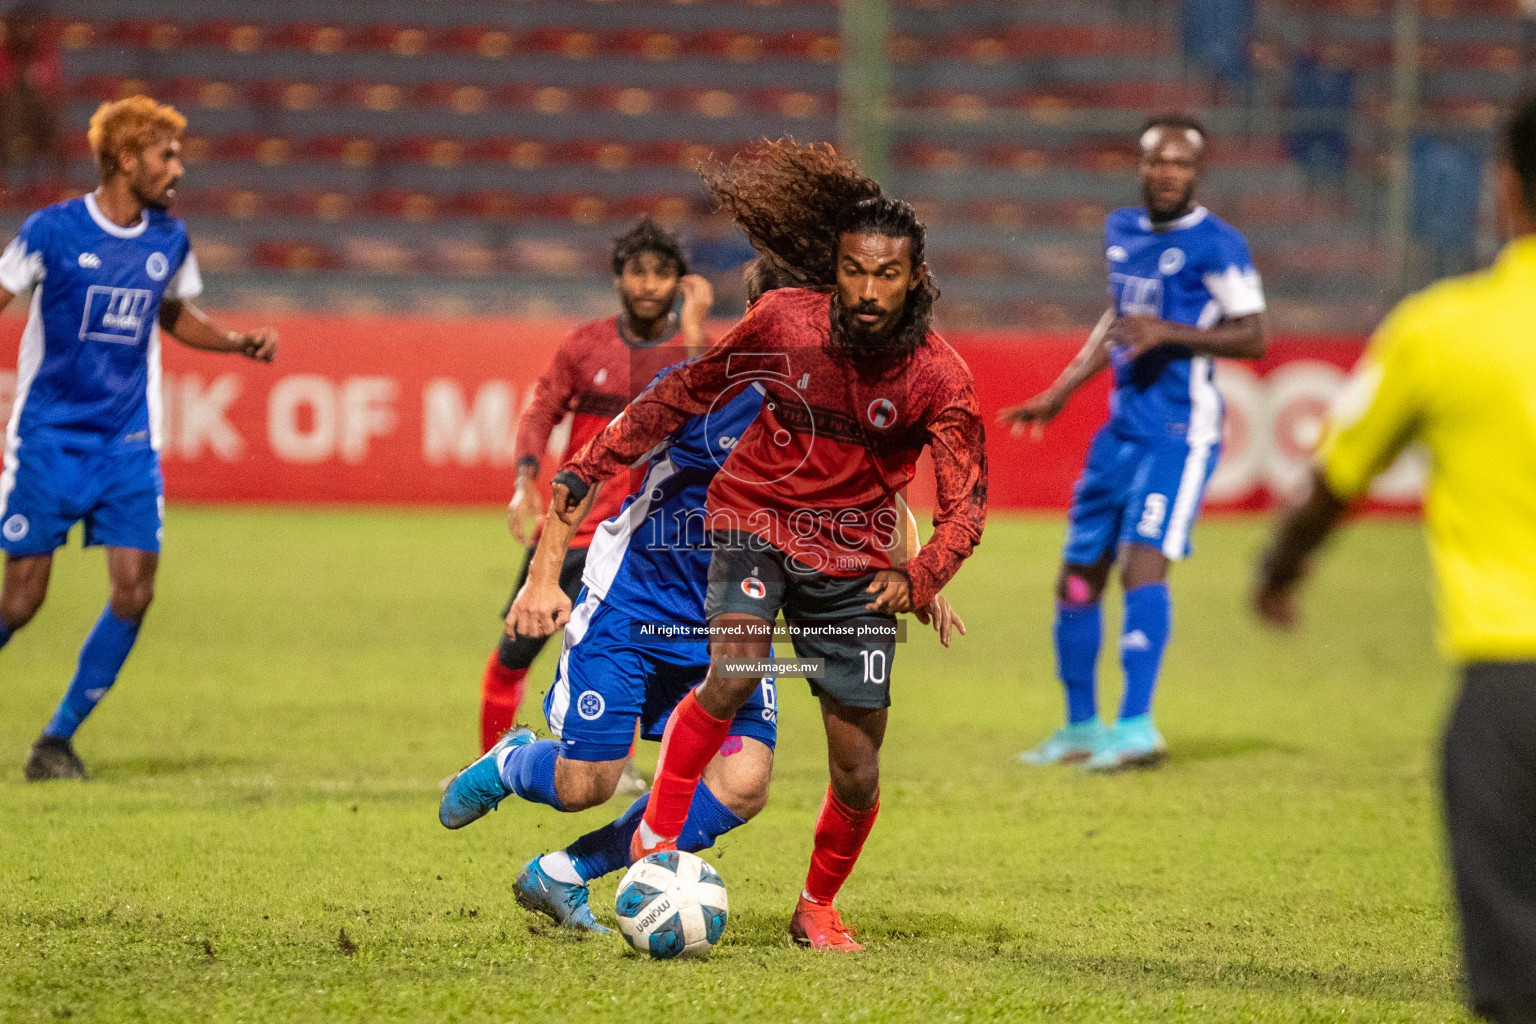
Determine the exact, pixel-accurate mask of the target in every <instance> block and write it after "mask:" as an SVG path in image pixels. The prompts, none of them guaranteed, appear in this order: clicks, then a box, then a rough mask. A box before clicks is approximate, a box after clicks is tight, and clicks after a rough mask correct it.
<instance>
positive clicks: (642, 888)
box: [613, 850, 730, 960]
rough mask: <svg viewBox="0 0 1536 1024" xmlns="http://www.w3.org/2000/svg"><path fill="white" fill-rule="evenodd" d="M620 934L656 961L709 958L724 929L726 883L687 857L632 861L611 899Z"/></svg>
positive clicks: (674, 854)
mask: <svg viewBox="0 0 1536 1024" xmlns="http://www.w3.org/2000/svg"><path fill="white" fill-rule="evenodd" d="M613 909H614V912H615V913H616V914H618V915H619V931H621V932H623V933H624V938H625V939H626V940H627V941H628V942H629V944H630V945H631V946H633V947H635V949H637V950H639V951H640V952H642V953H649V954H650V955H651V956H653V957H655V958H656V959H658V960H671V959H672V958H674V957H680V956H684V957H700V956H707V955H708V954H709V951H710V950H711V949H713V948H714V946H715V943H717V942H719V941H720V934H721V933H722V932H724V931H725V918H726V914H727V911H728V910H729V909H730V908H729V904H728V901H727V900H726V896H725V883H724V882H722V881H721V880H720V875H719V873H718V872H717V871H715V869H714V868H712V867H710V865H709V863H708V862H707V861H705V860H703V859H701V858H699V857H695V856H694V855H693V854H691V853H683V852H682V851H680V850H664V851H662V852H661V853H653V854H651V855H650V856H648V857H644V858H642V859H640V860H637V861H635V863H634V866H633V867H631V868H630V869H629V873H628V874H626V875H625V876H624V879H623V881H621V882H620V883H619V895H618V898H617V899H615V900H614V908H613Z"/></svg>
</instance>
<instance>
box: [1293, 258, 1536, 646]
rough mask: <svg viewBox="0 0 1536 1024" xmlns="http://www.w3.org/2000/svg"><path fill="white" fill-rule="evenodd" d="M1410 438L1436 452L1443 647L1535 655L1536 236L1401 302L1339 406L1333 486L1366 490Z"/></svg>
mask: <svg viewBox="0 0 1536 1024" xmlns="http://www.w3.org/2000/svg"><path fill="white" fill-rule="evenodd" d="M1412 440H1417V441H1420V442H1422V443H1423V445H1424V447H1425V448H1427V449H1428V450H1429V455H1430V462H1431V466H1430V481H1429V492H1428V494H1427V495H1426V498H1425V506H1424V520H1425V528H1426V530H1427V532H1428V534H1429V547H1430V556H1431V558H1432V560H1433V562H1434V566H1435V574H1436V577H1437V580H1438V583H1439V587H1438V595H1437V597H1438V603H1439V610H1440V645H1441V648H1442V649H1443V650H1444V651H1445V652H1446V653H1447V654H1448V655H1449V656H1451V657H1453V658H1455V659H1457V660H1459V661H1516V660H1529V659H1536V236H1531V235H1527V236H1525V237H1523V238H1520V239H1517V240H1516V241H1514V242H1512V243H1510V244H1509V245H1508V246H1507V247H1506V248H1505V249H1504V251H1503V253H1501V254H1500V256H1499V259H1498V262H1497V263H1496V264H1495V265H1494V266H1493V268H1492V269H1490V270H1488V271H1485V272H1483V273H1480V274H1471V275H1469V276H1466V277H1459V278H1453V279H1451V280H1448V281H1443V282H1441V283H1439V284H1437V285H1434V286H1433V287H1431V288H1429V289H1427V290H1425V291H1423V292H1420V293H1419V294H1417V295H1413V296H1410V297H1409V298H1407V299H1404V300H1403V302H1402V303H1400V304H1399V305H1398V307H1397V308H1396V309H1394V310H1393V311H1392V313H1391V315H1390V316H1389V317H1388V318H1387V319H1386V321H1385V322H1384V323H1383V324H1382V325H1381V327H1380V329H1379V330H1378V331H1377V332H1376V336H1375V337H1374V338H1373V339H1372V340H1371V344H1370V347H1369V348H1368V349H1367V350H1366V353H1365V357H1364V358H1363V359H1362V360H1361V362H1360V365H1359V366H1358V367H1356V369H1355V372H1354V375H1353V377H1352V378H1351V380H1350V383H1349V385H1348V386H1347V387H1346V388H1345V390H1344V392H1343V393H1342V394H1341V395H1340V396H1339V400H1338V401H1337V402H1336V403H1335V406H1334V409H1333V411H1332V413H1331V414H1330V425H1329V430H1328V434H1327V436H1326V438H1325V440H1324V442H1323V447H1322V450H1321V451H1320V453H1319V457H1320V459H1321V462H1322V467H1323V472H1324V475H1325V476H1326V478H1327V481H1328V486H1329V488H1330V489H1331V490H1332V491H1333V492H1334V493H1335V494H1336V495H1338V496H1339V497H1341V498H1353V497H1355V496H1356V495H1358V494H1360V493H1361V492H1363V491H1364V490H1365V488H1366V486H1367V485H1368V484H1369V483H1370V482H1371V478H1372V477H1373V476H1375V475H1376V474H1377V473H1379V472H1380V471H1381V470H1383V469H1385V468H1386V467H1387V466H1388V465H1389V464H1390V463H1391V462H1392V460H1393V459H1394V458H1395V457H1396V456H1397V453H1398V452H1399V451H1400V450H1401V449H1402V448H1403V446H1404V445H1405V444H1407V443H1408V442H1409V441H1412Z"/></svg>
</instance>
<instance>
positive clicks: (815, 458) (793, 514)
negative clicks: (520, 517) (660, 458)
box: [565, 289, 987, 605]
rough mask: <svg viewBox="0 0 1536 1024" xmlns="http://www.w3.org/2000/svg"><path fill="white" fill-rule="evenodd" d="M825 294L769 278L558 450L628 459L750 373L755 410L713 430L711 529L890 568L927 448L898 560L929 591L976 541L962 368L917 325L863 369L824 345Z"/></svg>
mask: <svg viewBox="0 0 1536 1024" xmlns="http://www.w3.org/2000/svg"><path fill="white" fill-rule="evenodd" d="M830 309H831V297H830V296H829V295H826V294H823V293H819V292H813V291H807V290H803V289H780V290H778V291H774V292H769V293H768V294H767V295H765V296H763V298H762V299H761V300H760V301H759V302H758V303H757V304H756V305H755V306H754V307H753V308H752V309H751V310H750V311H749V312H748V314H747V316H746V317H745V318H744V319H743V320H742V321H741V322H740V323H739V324H737V325H736V327H735V328H733V329H732V330H731V331H730V333H728V334H727V335H726V336H725V337H724V338H722V339H721V340H720V341H719V342H718V343H716V344H715V345H714V346H712V347H711V348H710V349H709V351H708V352H706V353H705V354H704V355H702V356H700V357H699V358H698V359H695V360H693V361H692V362H689V363H687V364H685V365H683V366H681V367H679V368H678V369H677V370H674V371H673V372H672V373H670V374H668V375H667V376H666V377H665V378H663V379H662V380H661V381H660V382H658V383H657V385H656V387H654V388H652V389H651V390H650V391H648V392H646V393H645V394H644V395H642V396H641V397H640V398H638V399H636V400H635V402H634V403H632V404H631V405H630V406H629V408H628V409H626V410H625V411H624V413H623V415H621V416H619V417H618V418H616V419H615V420H614V421H613V422H612V423H610V424H608V426H607V427H606V428H604V429H603V430H602V431H601V432H600V433H599V434H597V436H596V437H594V438H592V441H591V443H590V444H588V445H587V446H586V447H585V448H584V449H582V450H581V451H580V452H579V453H578V454H577V455H576V457H575V458H574V459H572V460H571V461H569V462H568V463H567V464H566V467H565V468H566V469H569V470H572V471H573V472H575V473H576V475H577V476H579V477H581V478H582V479H583V480H586V481H588V482H591V481H595V480H601V479H604V478H606V477H608V476H610V475H612V474H613V473H615V472H617V471H619V470H620V469H622V468H624V467H627V466H629V465H630V464H631V463H633V462H634V461H635V460H636V459H638V458H640V457H641V456H642V455H644V454H645V453H646V452H647V451H649V450H650V449H651V448H652V447H653V446H654V445H655V444H657V443H658V442H659V441H661V440H662V439H664V438H665V437H666V436H667V435H668V434H669V433H670V432H671V431H672V430H673V429H674V428H676V427H677V426H678V425H679V424H680V423H682V422H683V421H684V420H686V419H688V418H689V417H691V416H697V415H699V414H701V413H706V414H707V413H708V411H709V410H710V409H711V408H712V407H714V406H715V405H717V404H722V403H723V402H725V401H727V400H729V399H730V398H731V397H733V396H734V395H735V394H736V393H737V392H738V391H739V390H740V389H741V388H743V387H747V386H751V385H753V384H755V385H757V386H759V387H761V388H762V390H763V392H764V395H765V397H764V400H763V408H762V412H761V414H760V415H759V416H758V418H757V420H756V421H755V422H754V423H753V424H752V426H751V427H749V428H748V429H747V430H746V431H745V432H743V433H742V435H741V437H740V438H737V439H730V438H722V439H721V445H722V447H725V448H728V449H729V451H730V455H729V456H728V457H727V458H726V460H725V462H724V463H723V465H722V466H721V469H720V471H719V472H718V473H716V474H715V477H714V481H713V482H712V483H711V484H710V488H709V495H708V499H707V502H706V506H707V508H706V511H707V514H708V525H709V528H711V529H717V530H718V529H736V530H742V531H745V532H748V533H751V534H754V535H756V536H758V537H761V538H762V539H763V540H765V541H766V542H767V543H769V544H772V545H773V546H774V547H775V548H778V549H779V550H780V551H783V552H786V553H787V554H790V555H793V556H794V557H796V558H797V559H799V560H800V561H802V562H805V563H806V564H808V565H810V566H811V567H813V568H815V569H818V570H820V571H822V572H824V573H826V574H827V575H830V576H839V577H844V578H847V577H853V576H860V575H863V574H864V573H867V572H870V571H873V570H879V569H888V568H890V567H891V558H890V553H889V550H888V549H889V547H890V541H891V540H892V539H893V537H894V533H895V530H896V524H897V522H898V517H897V510H896V506H895V497H896V495H897V493H898V492H900V491H901V490H902V488H904V487H905V486H906V485H907V484H908V483H909V482H910V481H911V480H912V476H913V473H914V472H915V470H916V466H917V459H918V456H919V455H920V454H921V453H922V449H923V447H924V445H927V446H928V447H929V448H930V449H931V451H932V453H933V464H934V471H935V475H936V477H937V483H938V507H937V509H936V510H935V512H934V517H933V522H934V531H933V535H932V537H931V538H930V539H929V541H928V543H927V544H926V545H925V546H924V547H923V549H922V551H920V552H919V553H918V555H917V557H915V558H914V559H912V560H911V561H910V562H908V563H907V564H906V565H905V566H904V568H905V569H906V571H907V574H908V576H909V577H910V579H911V581H912V601H913V604H914V605H923V604H926V603H928V601H930V600H931V599H932V598H933V596H934V595H935V594H937V593H938V592H939V590H940V589H942V588H943V586H944V584H946V583H948V582H949V580H950V579H951V578H952V577H953V576H954V574H955V572H956V571H957V570H958V569H959V568H960V563H961V562H963V561H964V560H965V558H966V557H967V556H969V555H970V553H971V550H972V549H973V548H974V547H975V546H976V544H977V543H978V542H979V541H980V540H981V531H982V527H983V526H984V525H985V522H986V504H987V462H986V445H985V435H984V431H983V428H982V422H981V414H980V409H979V407H978V405H977V401H976V392H975V387H974V385H973V382H972V380H971V372H970V369H969V368H968V367H967V366H966V365H965V362H964V360H962V359H961V358H960V356H959V355H958V354H957V353H956V352H955V350H954V349H952V348H951V347H950V346H949V344H948V343H947V342H945V341H944V339H942V338H940V337H939V336H938V335H937V334H934V333H932V332H930V333H929V334H928V336H927V337H926V338H925V339H924V340H923V343H922V344H921V345H920V346H919V347H918V349H917V351H916V352H914V353H913V354H912V355H911V357H910V358H908V359H907V360H905V361H902V362H900V363H898V364H896V365H895V366H894V367H892V368H890V369H888V370H886V371H884V372H881V373H869V372H868V371H864V372H861V371H860V369H859V368H858V367H857V366H855V364H853V363H852V362H851V361H850V360H849V359H848V358H847V357H846V356H844V355H842V354H840V353H837V352H835V351H834V350H832V349H831V347H830V345H831V341H830V338H831V324H830Z"/></svg>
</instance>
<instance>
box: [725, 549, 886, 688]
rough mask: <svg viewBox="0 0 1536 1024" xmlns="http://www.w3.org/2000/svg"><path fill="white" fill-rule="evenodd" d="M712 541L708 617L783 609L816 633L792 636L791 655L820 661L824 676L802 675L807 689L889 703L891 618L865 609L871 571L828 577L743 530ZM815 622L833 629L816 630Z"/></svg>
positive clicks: (773, 615) (763, 614) (772, 614)
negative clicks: (746, 533)
mask: <svg viewBox="0 0 1536 1024" xmlns="http://www.w3.org/2000/svg"><path fill="white" fill-rule="evenodd" d="M710 542H711V545H712V547H713V549H714V550H713V552H712V553H711V555H710V559H709V590H708V592H707V593H706V596H705V598H704V617H705V619H709V620H712V619H714V617H715V616H716V615H721V614H725V613H731V614H740V615H755V616H757V617H758V618H760V619H766V620H767V621H769V622H773V621H774V620H776V619H777V618H778V617H779V613H780V612H781V611H782V612H783V613H784V620H785V622H786V623H790V624H793V625H796V626H799V625H802V624H803V625H804V626H805V627H808V629H809V631H810V632H811V633H812V634H813V635H805V636H802V635H796V636H795V637H794V647H795V656H796V657H799V658H822V659H824V661H825V665H826V674H825V675H824V676H823V677H822V678H821V679H809V680H807V682H809V683H810V684H811V692H812V693H814V694H816V695H817V696H818V697H819V696H823V695H825V696H828V697H831V698H832V699H833V700H836V701H837V702H838V703H840V704H847V705H849V706H850V707H856V708H888V707H890V706H891V662H892V661H894V660H895V657H896V633H895V629H896V617H895V616H894V615H887V614H884V613H881V612H872V611H870V610H869V609H867V608H866V607H864V606H865V605H867V604H868V603H869V601H870V597H871V595H870V594H869V593H868V591H867V590H866V589H865V588H866V587H868V586H869V584H870V581H872V580H873V579H874V578H875V574H874V573H872V572H869V573H865V574H864V575H862V576H854V577H848V578H842V577H837V576H828V575H826V574H825V573H821V572H818V571H816V570H814V569H811V568H809V567H808V566H806V565H805V564H804V563H802V562H799V561H796V560H795V559H794V558H791V557H790V556H789V555H786V554H784V552H782V551H780V550H778V549H777V548H774V547H769V546H767V545H766V544H764V543H763V542H762V541H760V540H757V539H756V538H753V537H750V536H746V535H743V534H733V533H723V532H716V533H714V534H713V535H712V536H711V538H710ZM818 623H822V624H831V623H836V624H837V625H838V629H837V630H836V631H835V633H834V631H832V630H828V635H814V633H815V627H816V624H818ZM861 627H862V628H861Z"/></svg>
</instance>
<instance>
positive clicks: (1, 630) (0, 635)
mask: <svg viewBox="0 0 1536 1024" xmlns="http://www.w3.org/2000/svg"><path fill="white" fill-rule="evenodd" d="M14 632H15V631H14V630H12V629H11V628H10V627H8V626H6V624H5V623H3V622H0V647H4V646H5V645H6V644H8V643H10V642H11V635H12V634H13V633H14Z"/></svg>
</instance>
